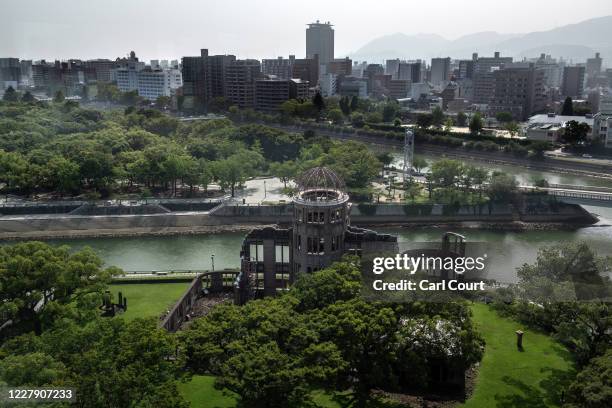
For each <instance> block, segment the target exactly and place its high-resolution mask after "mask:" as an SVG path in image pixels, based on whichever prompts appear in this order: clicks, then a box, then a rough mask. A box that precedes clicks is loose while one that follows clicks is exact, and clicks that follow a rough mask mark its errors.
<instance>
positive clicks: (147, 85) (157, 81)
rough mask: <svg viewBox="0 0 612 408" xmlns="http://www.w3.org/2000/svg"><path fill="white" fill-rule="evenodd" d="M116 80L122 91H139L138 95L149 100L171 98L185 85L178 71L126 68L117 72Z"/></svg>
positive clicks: (121, 68)
mask: <svg viewBox="0 0 612 408" xmlns="http://www.w3.org/2000/svg"><path fill="white" fill-rule="evenodd" d="M114 78H115V80H116V81H117V87H118V88H119V90H120V91H122V92H128V91H137V92H138V95H140V96H142V97H143V98H145V99H149V100H155V99H157V98H158V97H160V96H171V95H172V94H173V93H174V92H176V90H177V89H178V88H180V87H181V86H182V84H183V80H182V76H181V71H180V70H178V69H161V68H151V67H145V68H142V69H137V68H136V67H129V66H124V67H120V68H117V69H116V70H115V72H114Z"/></svg>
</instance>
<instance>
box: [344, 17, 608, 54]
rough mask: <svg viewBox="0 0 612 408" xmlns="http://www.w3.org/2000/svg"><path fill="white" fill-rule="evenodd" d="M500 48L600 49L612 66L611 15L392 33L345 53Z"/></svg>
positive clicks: (555, 51)
mask: <svg viewBox="0 0 612 408" xmlns="http://www.w3.org/2000/svg"><path fill="white" fill-rule="evenodd" d="M494 51H500V52H501V53H502V55H508V56H513V57H516V58H523V57H536V56H538V55H540V54H541V53H547V54H551V55H553V56H554V57H563V58H565V59H570V60H574V61H576V62H582V61H584V60H585V59H586V58H587V57H590V56H593V55H594V54H595V52H601V54H602V57H603V58H604V65H608V66H612V16H606V17H599V18H594V19H591V20H586V21H583V22H580V23H577V24H570V25H566V26H562V27H558V28H555V29H552V30H548V31H539V32H533V33H528V34H500V33H496V32H492V31H489V32H481V33H475V34H469V35H466V36H463V37H460V38H458V39H456V40H447V39H445V38H443V37H441V36H439V35H435V34H417V35H407V34H402V33H396V34H392V35H387V36H383V37H379V38H377V39H374V40H372V41H370V42H369V43H368V44H366V45H364V46H363V47H361V48H360V49H358V50H357V51H355V52H354V53H352V54H350V55H349V56H350V57H351V58H352V59H353V60H357V61H361V60H367V61H371V62H383V61H384V60H386V59H390V58H411V59H415V58H427V59H429V58H433V57H442V56H450V57H453V58H469V57H470V56H471V55H472V53H473V52H478V53H479V54H480V55H489V54H492V53H493V52H494Z"/></svg>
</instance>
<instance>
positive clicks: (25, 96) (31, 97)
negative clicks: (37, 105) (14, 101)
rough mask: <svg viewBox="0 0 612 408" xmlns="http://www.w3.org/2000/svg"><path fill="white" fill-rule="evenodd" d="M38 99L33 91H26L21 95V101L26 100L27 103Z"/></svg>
mask: <svg viewBox="0 0 612 408" xmlns="http://www.w3.org/2000/svg"><path fill="white" fill-rule="evenodd" d="M35 101H36V99H35V98H34V95H32V93H30V91H26V92H25V93H24V94H23V96H22V97H21V102H26V103H31V102H35Z"/></svg>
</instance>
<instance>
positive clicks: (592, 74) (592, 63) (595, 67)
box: [586, 53, 603, 80]
mask: <svg viewBox="0 0 612 408" xmlns="http://www.w3.org/2000/svg"><path fill="white" fill-rule="evenodd" d="M600 55H601V54H600V53H596V54H595V57H594V58H588V59H587V61H586V76H587V79H588V80H590V79H594V78H597V77H598V76H599V74H601V66H602V64H603V59H602V58H601V56H600Z"/></svg>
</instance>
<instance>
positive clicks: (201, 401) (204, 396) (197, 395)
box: [179, 375, 238, 408]
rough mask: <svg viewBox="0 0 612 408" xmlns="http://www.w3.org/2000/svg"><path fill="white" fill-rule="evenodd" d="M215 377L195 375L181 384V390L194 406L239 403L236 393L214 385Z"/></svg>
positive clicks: (205, 407) (225, 406) (221, 407)
mask: <svg viewBox="0 0 612 408" xmlns="http://www.w3.org/2000/svg"><path fill="white" fill-rule="evenodd" d="M214 382H215V377H212V376H208V375H194V376H193V377H192V379H191V381H189V382H186V383H180V384H179V392H180V393H181V395H183V397H184V398H185V399H186V400H187V401H189V402H190V404H191V406H192V407H193V408H232V407H235V406H236V405H237V403H238V397H237V396H236V394H233V393H231V392H230V391H225V390H223V391H221V390H217V389H215V387H214V386H213V384H214Z"/></svg>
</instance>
